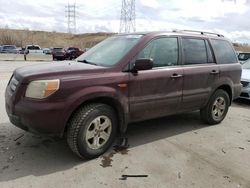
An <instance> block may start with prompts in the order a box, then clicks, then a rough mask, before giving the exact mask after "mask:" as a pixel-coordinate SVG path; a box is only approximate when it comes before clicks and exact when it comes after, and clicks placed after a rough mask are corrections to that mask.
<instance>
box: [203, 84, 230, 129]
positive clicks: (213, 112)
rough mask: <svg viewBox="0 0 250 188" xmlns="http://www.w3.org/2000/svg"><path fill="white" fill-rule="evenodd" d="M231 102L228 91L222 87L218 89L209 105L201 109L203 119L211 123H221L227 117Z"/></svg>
mask: <svg viewBox="0 0 250 188" xmlns="http://www.w3.org/2000/svg"><path fill="white" fill-rule="evenodd" d="M229 104H230V99H229V96H228V93H227V92H226V91H224V90H222V89H218V90H216V91H215V92H214V94H213V95H212V96H211V97H210V99H209V101H208V103H207V105H206V106H205V107H204V108H203V109H201V110H200V115H201V119H202V120H203V121H204V122H206V123H207V124H209V125H215V124H218V123H220V122H221V121H222V120H223V119H224V118H225V117H226V114H227V111H228V108H229Z"/></svg>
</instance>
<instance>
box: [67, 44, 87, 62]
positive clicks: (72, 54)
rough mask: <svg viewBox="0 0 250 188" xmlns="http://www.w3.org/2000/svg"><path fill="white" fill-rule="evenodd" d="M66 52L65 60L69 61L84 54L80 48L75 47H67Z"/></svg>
mask: <svg viewBox="0 0 250 188" xmlns="http://www.w3.org/2000/svg"><path fill="white" fill-rule="evenodd" d="M66 52H67V58H68V59H70V60H72V59H75V58H77V57H79V56H80V55H82V54H83V53H84V52H83V51H82V50H81V49H80V48H75V47H69V48H68V49H67V50H66Z"/></svg>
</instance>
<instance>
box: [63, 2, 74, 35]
mask: <svg viewBox="0 0 250 188" xmlns="http://www.w3.org/2000/svg"><path fill="white" fill-rule="evenodd" d="M65 8H66V11H65V12H66V18H67V21H68V33H76V3H74V4H69V3H68V5H67V6H65Z"/></svg>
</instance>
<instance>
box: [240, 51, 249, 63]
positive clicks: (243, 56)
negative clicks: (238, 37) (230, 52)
mask: <svg viewBox="0 0 250 188" xmlns="http://www.w3.org/2000/svg"><path fill="white" fill-rule="evenodd" d="M249 58H250V52H240V53H239V54H238V60H239V62H240V64H244V63H245V62H246V61H247V60H248V59H249Z"/></svg>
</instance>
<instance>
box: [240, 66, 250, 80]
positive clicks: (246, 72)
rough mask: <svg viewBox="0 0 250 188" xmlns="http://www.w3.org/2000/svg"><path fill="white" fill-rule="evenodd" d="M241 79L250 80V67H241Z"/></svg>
mask: <svg viewBox="0 0 250 188" xmlns="http://www.w3.org/2000/svg"><path fill="white" fill-rule="evenodd" d="M241 80H245V81H250V69H242V74H241Z"/></svg>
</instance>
